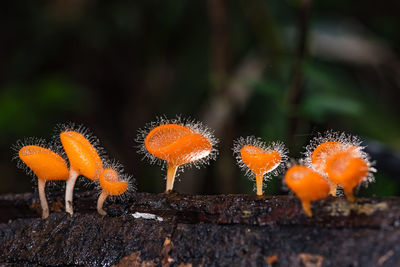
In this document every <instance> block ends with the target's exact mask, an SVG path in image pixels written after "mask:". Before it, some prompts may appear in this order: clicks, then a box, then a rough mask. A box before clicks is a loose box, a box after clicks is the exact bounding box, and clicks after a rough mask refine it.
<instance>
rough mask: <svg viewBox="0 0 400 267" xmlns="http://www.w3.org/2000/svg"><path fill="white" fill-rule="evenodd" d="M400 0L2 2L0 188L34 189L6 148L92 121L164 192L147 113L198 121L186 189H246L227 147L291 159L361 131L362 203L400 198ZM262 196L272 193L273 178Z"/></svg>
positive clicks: (145, 187)
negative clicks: (325, 138) (201, 146)
mask: <svg viewBox="0 0 400 267" xmlns="http://www.w3.org/2000/svg"><path fill="white" fill-rule="evenodd" d="M399 10H400V2H399V1H397V0H388V1H361V0H354V1H346V0H326V1H311V0H252V1H245V0H241V1H240V0H233V1H227V0H208V1H190V0H174V1H159V0H158V1H156V0H150V1H148V0H143V1H122V0H114V1H95V0H51V1H27V0H25V1H5V2H4V3H2V8H1V9H0V20H1V24H0V28H1V35H0V149H1V157H0V173H1V174H0V193H13V192H27V191H32V186H33V184H32V183H31V179H30V178H29V177H27V176H26V175H25V174H24V173H23V171H21V170H19V169H17V168H16V167H15V162H12V161H11V158H12V152H11V150H10V146H11V145H12V144H13V143H15V141H16V140H18V139H22V138H24V137H29V136H38V137H44V138H47V139H49V138H51V135H52V132H53V128H54V126H55V125H56V124H57V123H62V122H70V121H73V122H77V123H83V124H84V125H86V126H88V127H89V128H90V129H91V130H92V131H93V132H94V133H95V134H96V135H97V136H98V137H99V138H100V140H101V143H102V145H103V146H104V148H105V149H106V150H107V152H108V154H109V155H110V157H113V158H116V159H118V160H119V161H121V162H122V163H123V164H124V165H125V167H126V171H127V172H128V173H131V174H133V175H134V177H135V178H136V179H137V184H138V189H139V190H140V191H148V192H163V190H164V188H165V181H164V172H162V171H161V169H160V168H159V167H158V166H154V165H149V164H148V162H145V161H141V156H140V155H138V154H137V153H136V150H137V149H136V148H135V147H134V146H135V145H136V144H135V142H134V139H135V137H136V133H137V130H138V129H139V128H141V127H143V126H144V124H145V123H147V122H150V121H152V120H154V119H155V117H156V116H160V115H166V116H167V117H170V118H173V117H175V115H176V114H180V115H182V116H184V117H192V118H195V119H198V120H201V121H203V122H204V123H205V124H206V125H208V126H209V127H211V128H213V129H215V134H216V136H217V137H218V138H219V139H220V141H221V142H220V144H219V149H220V155H219V157H218V158H217V161H215V162H213V163H212V164H211V165H210V166H208V167H206V168H202V169H200V170H197V169H190V170H187V171H185V173H184V174H182V175H180V180H181V181H180V182H177V183H176V184H175V185H176V187H175V188H176V190H177V191H179V192H182V193H192V194H194V193H198V194H216V193H250V194H254V192H253V191H252V189H253V183H252V182H250V181H249V180H248V179H247V178H245V177H244V175H243V173H242V172H241V171H240V170H239V168H238V167H237V166H236V162H235V160H234V158H233V156H232V151H231V147H232V141H233V139H235V138H237V137H239V136H246V135H256V136H259V137H261V138H263V139H264V140H266V141H272V140H282V141H284V142H285V143H286V144H287V146H288V147H289V149H290V156H292V157H296V158H298V157H300V156H301V152H303V151H304V149H303V147H304V146H305V145H306V144H307V143H308V141H309V139H310V138H312V137H313V136H314V135H315V134H316V133H317V132H323V131H325V130H328V129H333V130H336V131H346V132H348V133H352V134H356V135H359V136H360V137H361V138H362V139H363V140H364V141H365V143H364V144H365V145H367V146H368V148H367V149H368V151H369V152H370V154H371V157H372V159H373V160H376V161H377V168H378V173H377V174H376V183H375V184H372V185H370V186H369V188H368V189H363V190H362V192H361V194H363V195H373V194H374V195H378V196H385V195H400V157H399V153H400V116H399V115H400V105H399V99H400V19H399V17H398V12H399ZM266 193H267V194H277V193H281V178H280V177H277V178H274V180H273V181H271V182H270V184H269V186H268V188H267V192H266Z"/></svg>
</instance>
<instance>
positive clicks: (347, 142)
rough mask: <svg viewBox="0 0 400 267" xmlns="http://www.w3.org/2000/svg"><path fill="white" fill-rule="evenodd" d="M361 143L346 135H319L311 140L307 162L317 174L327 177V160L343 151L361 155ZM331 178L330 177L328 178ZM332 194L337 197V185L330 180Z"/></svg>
mask: <svg viewBox="0 0 400 267" xmlns="http://www.w3.org/2000/svg"><path fill="white" fill-rule="evenodd" d="M360 144H361V141H360V140H359V139H358V138H357V137H354V136H351V135H346V134H345V133H339V132H333V131H328V132H326V133H325V134H323V135H321V134H319V135H318V136H317V137H316V138H314V139H313V140H311V142H310V145H308V146H307V148H306V149H307V151H306V153H305V154H306V162H307V163H308V166H309V167H312V168H313V169H314V170H316V171H317V172H320V173H322V174H324V175H327V169H326V167H327V159H328V158H329V157H331V156H333V155H334V154H336V153H340V152H343V151H352V153H355V154H359V155H361V149H362V148H361V147H360ZM328 178H329V177H328ZM329 186H330V192H329V193H330V194H331V195H332V196H336V191H337V183H336V182H334V181H333V180H332V179H329Z"/></svg>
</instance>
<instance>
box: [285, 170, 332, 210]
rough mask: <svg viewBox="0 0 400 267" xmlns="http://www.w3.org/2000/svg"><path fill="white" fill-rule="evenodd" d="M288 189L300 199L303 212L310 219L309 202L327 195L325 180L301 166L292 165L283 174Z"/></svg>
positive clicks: (327, 185) (327, 188) (327, 189)
mask: <svg viewBox="0 0 400 267" xmlns="http://www.w3.org/2000/svg"><path fill="white" fill-rule="evenodd" d="M285 182H286V184H287V185H288V187H289V188H290V189H291V190H292V191H293V192H294V193H295V194H296V195H297V196H298V197H299V198H300V200H301V203H302V205H303V210H304V212H305V213H306V214H307V216H309V217H311V216H312V212H311V206H310V203H311V201H315V200H318V199H323V198H326V197H327V196H328V194H329V184H328V182H327V181H326V179H325V178H324V177H323V176H322V175H321V174H319V173H318V172H316V171H313V170H312V169H310V168H308V167H306V166H302V165H294V166H292V167H291V168H289V169H288V171H287V172H286V174H285Z"/></svg>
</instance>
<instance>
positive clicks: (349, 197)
mask: <svg viewBox="0 0 400 267" xmlns="http://www.w3.org/2000/svg"><path fill="white" fill-rule="evenodd" d="M343 191H344V194H345V195H346V198H347V200H348V201H349V202H354V201H355V198H354V193H353V189H350V190H349V189H346V188H343Z"/></svg>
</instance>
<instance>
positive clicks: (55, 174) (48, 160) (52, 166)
mask: <svg viewBox="0 0 400 267" xmlns="http://www.w3.org/2000/svg"><path fill="white" fill-rule="evenodd" d="M18 156H19V158H20V159H21V161H23V162H24V163H25V164H26V165H27V166H28V167H29V168H30V169H31V170H32V172H33V173H34V174H35V175H36V176H37V178H38V190H39V199H40V205H41V207H42V218H43V219H46V218H47V217H48V216H49V206H48V204H47V199H46V193H45V186H46V182H47V181H53V180H67V179H68V167H67V163H66V162H65V160H64V159H63V158H62V157H61V156H60V155H58V154H57V153H55V152H54V151H52V150H50V149H47V148H44V147H41V146H38V145H26V146H23V147H21V148H20V149H19V152H18Z"/></svg>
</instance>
